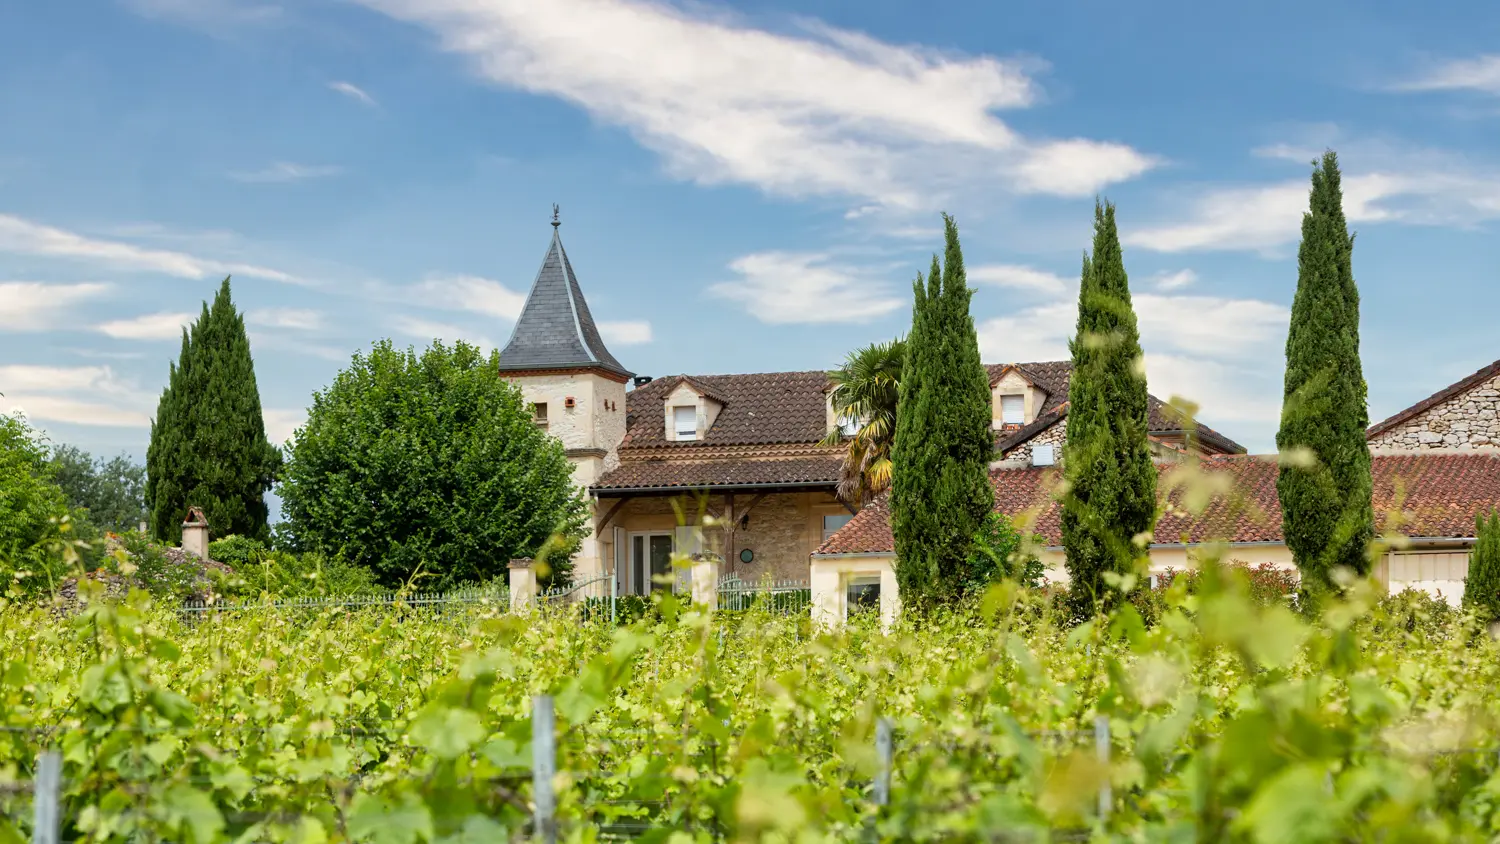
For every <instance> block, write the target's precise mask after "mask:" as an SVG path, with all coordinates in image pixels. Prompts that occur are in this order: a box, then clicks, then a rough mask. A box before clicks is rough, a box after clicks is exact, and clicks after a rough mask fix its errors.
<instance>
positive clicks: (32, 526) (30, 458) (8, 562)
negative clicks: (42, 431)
mask: <svg viewBox="0 0 1500 844" xmlns="http://www.w3.org/2000/svg"><path fill="white" fill-rule="evenodd" d="M70 515H71V514H70V513H69V509H68V499H67V496H66V495H65V494H64V493H63V491H62V489H61V488H60V487H58V485H57V484H56V483H54V482H53V480H52V468H51V466H50V465H49V464H48V461H47V448H46V445H45V444H44V443H43V442H42V438H41V436H40V435H39V434H38V433H37V432H36V431H34V430H33V429H32V428H31V426H30V425H28V424H27V423H26V421H25V420H24V419H22V418H21V417H19V416H9V415H5V414H0V594H3V593H5V592H7V591H9V590H10V589H12V588H15V589H18V590H19V591H21V592H33V591H38V590H47V589H50V588H52V587H55V586H56V585H57V581H59V580H60V579H61V578H62V577H63V576H64V575H65V574H66V566H65V565H64V560H63V558H62V557H61V556H60V555H58V554H57V553H55V549H53V548H51V547H50V546H51V545H52V544H54V543H57V542H60V541H62V540H63V539H65V538H66V534H67V533H68V528H69V527H70V526H71V525H70V522H71V518H70Z"/></svg>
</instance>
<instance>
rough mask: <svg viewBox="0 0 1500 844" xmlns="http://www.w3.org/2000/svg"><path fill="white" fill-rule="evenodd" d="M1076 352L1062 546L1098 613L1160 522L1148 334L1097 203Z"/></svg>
mask: <svg viewBox="0 0 1500 844" xmlns="http://www.w3.org/2000/svg"><path fill="white" fill-rule="evenodd" d="M1069 348H1070V350H1071V351H1072V353H1073V374H1072V378H1071V380H1070V382H1069V384H1068V421H1067V425H1068V434H1067V437H1068V438H1067V442H1066V443H1065V445H1064V446H1063V476H1064V478H1065V479H1066V480H1067V482H1068V490H1069V491H1068V494H1067V497H1066V498H1065V500H1064V502H1063V508H1062V540H1063V549H1064V550H1065V552H1066V553H1067V566H1068V575H1069V578H1070V579H1071V584H1070V586H1069V591H1070V593H1071V594H1072V596H1073V600H1074V604H1075V606H1076V607H1077V608H1079V609H1080V610H1085V611H1092V610H1093V608H1094V607H1095V605H1096V602H1099V601H1107V600H1110V596H1111V595H1113V594H1117V593H1111V592H1110V591H1109V590H1108V588H1107V586H1106V584H1105V580H1104V573H1105V572H1109V571H1115V572H1126V571H1130V570H1131V569H1132V568H1133V567H1135V566H1136V565H1137V564H1138V563H1139V562H1140V561H1141V559H1142V558H1143V557H1144V550H1143V549H1140V548H1138V547H1136V546H1134V545H1133V544H1132V540H1133V539H1134V538H1135V537H1136V536H1137V535H1139V534H1142V533H1145V532H1146V531H1149V530H1151V527H1152V523H1153V521H1154V519H1155V516H1156V467H1155V465H1154V464H1153V463H1152V462H1151V448H1150V445H1149V443H1148V440H1147V438H1146V432H1147V430H1148V418H1147V410H1148V407H1147V399H1146V379H1145V375H1144V370H1143V369H1142V367H1141V340H1140V332H1139V331H1138V330H1137V328H1136V320H1135V310H1134V309H1133V308H1132V306H1131V303H1130V283H1129V279H1128V278H1127V276H1126V274H1125V260H1124V256H1123V255H1122V253H1121V251H1120V237H1119V233H1118V231H1117V230H1116V228H1115V207H1114V205H1112V204H1109V203H1102V204H1101V203H1099V202H1095V204H1094V247H1093V253H1092V255H1085V256H1084V260H1083V275H1082V278H1081V280H1080V282H1079V287H1078V328H1077V333H1076V335H1075V336H1074V337H1073V339H1072V341H1071V342H1070V343H1069Z"/></svg>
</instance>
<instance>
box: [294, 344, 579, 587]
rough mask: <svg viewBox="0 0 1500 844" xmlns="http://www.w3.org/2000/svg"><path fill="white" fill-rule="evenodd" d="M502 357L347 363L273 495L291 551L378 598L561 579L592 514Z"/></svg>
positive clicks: (445, 355)
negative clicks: (350, 571)
mask: <svg viewBox="0 0 1500 844" xmlns="http://www.w3.org/2000/svg"><path fill="white" fill-rule="evenodd" d="M498 367H499V355H498V353H496V352H491V353H490V354H489V355H488V356H486V355H483V354H481V353H480V351H479V350H478V349H476V348H475V347H473V346H470V345H468V344H466V343H463V342H459V343H458V344H456V345H454V346H452V347H447V346H444V345H443V344H442V343H441V342H435V343H433V345H432V347H431V348H429V349H427V350H426V351H424V352H422V353H421V354H420V355H419V354H417V352H416V351H415V350H413V349H410V348H408V349H406V350H400V349H396V348H394V347H393V346H392V345H391V343H390V341H388V340H383V341H381V342H379V343H376V344H375V345H374V346H373V347H372V348H371V349H370V351H369V353H368V354H356V355H355V356H354V359H353V361H352V362H351V364H350V365H349V368H347V369H345V370H344V371H342V372H340V373H339V375H338V377H337V378H335V379H334V382H333V385H332V386H330V387H329V388H328V389H327V390H326V391H323V392H320V393H315V394H314V395H313V403H312V407H311V408H310V409H309V411H308V419H307V423H306V424H305V425H303V427H301V428H300V429H298V430H297V433H296V434H295V435H294V436H293V438H292V441H291V443H290V445H289V446H288V448H287V459H286V465H285V470H284V472H283V475H282V481H281V485H280V487H279V489H278V492H279V494H280V496H281V500H282V513H283V516H284V517H285V520H286V523H285V528H284V529H285V535H286V538H287V540H288V541H289V543H290V544H291V545H292V546H293V547H294V548H295V549H297V550H300V551H317V552H320V553H323V554H327V555H329V556H332V557H337V558H341V559H343V560H345V561H347V562H350V563H356V564H358V565H362V566H365V567H367V568H369V569H370V570H371V571H373V572H374V573H375V576H376V577H377V578H378V579H379V580H380V582H381V583H382V584H384V585H387V586H399V585H401V584H404V583H407V582H409V581H410V580H411V579H412V578H413V577H414V576H417V575H418V574H419V573H420V575H421V582H422V584H423V588H438V589H442V588H448V587H452V586H455V585H458V584H462V583H473V582H480V581H485V580H488V579H490V578H493V577H496V576H500V575H503V574H504V573H505V571H506V566H507V564H508V563H509V562H510V560H511V559H512V558H515V557H537V558H545V560H546V562H547V565H548V566H549V567H550V569H551V571H552V577H553V579H554V580H557V579H559V578H562V579H566V578H567V577H568V575H569V574H570V573H571V563H570V560H571V557H572V555H573V553H574V552H576V551H577V548H578V545H579V543H580V541H581V539H582V537H583V536H584V535H586V534H587V526H586V525H587V519H588V508H587V503H586V502H585V500H584V498H583V496H582V494H581V492H580V491H579V490H578V489H577V488H576V487H574V485H573V481H572V471H573V470H572V465H571V464H570V463H569V462H568V459H567V455H566V454H565V453H564V451H563V446H562V443H561V442H560V441H558V440H556V439H554V438H552V437H550V436H548V435H547V433H546V432H545V431H543V430H541V429H539V428H538V427H537V426H536V425H535V424H534V423H533V422H532V418H531V414H530V413H529V412H528V411H527V410H526V408H525V407H524V406H523V404H522V402H521V393H520V391H519V390H517V389H516V388H515V387H514V386H513V385H511V384H508V383H507V382H505V381H504V380H502V379H501V378H500V377H499V375H498V373H497V369H498Z"/></svg>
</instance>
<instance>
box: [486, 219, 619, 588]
mask: <svg viewBox="0 0 1500 844" xmlns="http://www.w3.org/2000/svg"><path fill="white" fill-rule="evenodd" d="M560 225H561V223H560V222H559V221H558V219H557V206H556V205H554V206H552V242H551V243H550V244H549V245H548V246H547V254H546V255H545V256H543V258H542V266H541V269H539V270H538V271H537V274H536V279H535V280H534V281H533V282H532V284H531V292H530V293H529V294H527V296H526V305H525V307H523V308H522V309H521V316H520V317H519V318H518V319H517V320H516V327H515V329H514V330H513V331H512V332H511V335H510V340H509V342H507V343H506V344H505V349H504V350H502V351H501V352H500V367H499V370H500V371H499V374H500V377H502V378H504V379H506V380H507V381H510V382H511V383H513V384H515V385H516V386H517V387H519V388H520V390H521V397H522V400H523V401H525V402H526V403H527V404H529V405H530V406H531V408H532V413H533V416H534V419H535V421H536V424H537V425H538V426H539V427H542V428H545V429H546V430H547V432H548V433H550V434H552V435H553V436H555V437H557V438H558V439H560V440H562V443H563V447H564V448H566V449H567V454H568V459H569V461H571V462H572V463H573V481H574V483H576V484H578V486H579V487H581V488H582V489H584V490H588V488H589V487H590V486H591V485H592V484H593V483H594V482H595V481H596V480H597V479H598V478H599V477H600V476H601V475H603V474H604V473H605V472H607V471H609V470H610V469H613V468H615V467H616V466H618V465H619V464H620V456H619V447H620V441H621V440H623V439H624V438H625V385H626V383H627V382H628V381H629V380H630V378H631V372H630V371H629V370H628V369H626V368H625V367H624V366H622V365H620V362H619V361H618V360H616V359H615V356H614V355H612V354H610V351H609V349H607V348H605V346H604V339H603V338H602V337H601V336H600V335H599V326H598V325H596V324H595V323H594V315H593V314H592V313H591V312H590V311H589V305H588V302H586V301H585V300H584V298H583V289H582V288H581V287H579V285H578V277H577V276H576V275H574V273H573V264H572V263H571V262H570V261H569V260H568V253H567V252H565V251H564V250H563V245H562V237H561V235H560V234H559V233H558V228H559V226H560ZM596 518H597V515H596ZM604 554H605V550H604V548H602V547H601V545H600V538H599V536H598V535H597V531H596V530H593V529H592V526H591V531H590V535H589V537H588V539H586V540H585V541H584V543H583V547H582V548H581V549H580V550H579V552H578V556H577V557H576V558H575V559H574V576H575V577H576V578H578V579H579V580H588V579H589V578H592V577H594V576H596V575H597V574H598V573H599V572H601V571H604V570H605V566H606V565H607V563H606V562H605V556H604Z"/></svg>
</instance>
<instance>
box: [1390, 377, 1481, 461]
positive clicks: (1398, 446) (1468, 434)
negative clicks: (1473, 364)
mask: <svg viewBox="0 0 1500 844" xmlns="http://www.w3.org/2000/svg"><path fill="white" fill-rule="evenodd" d="M1496 448H1500V376H1497V377H1495V378H1491V379H1490V380H1488V381H1485V382H1482V383H1480V384H1476V385H1475V386H1474V387H1472V388H1470V389H1469V390H1467V391H1465V392H1463V393H1460V394H1458V395H1456V396H1454V397H1453V398H1451V399H1448V400H1447V401H1445V402H1443V403H1442V404H1439V405H1436V406H1434V407H1430V408H1428V409H1427V410H1425V411H1423V412H1422V413H1420V414H1418V415H1417V416H1414V417H1412V418H1411V419H1408V420H1406V421H1405V422H1403V423H1402V424H1400V425H1398V426H1396V427H1395V428H1392V429H1391V430H1389V431H1386V432H1384V433H1382V434H1380V435H1378V436H1376V437H1374V438H1372V439H1371V440H1370V449H1371V450H1372V451H1375V452H1378V453H1386V454H1389V453H1393V452H1403V451H1480V450H1493V449H1496Z"/></svg>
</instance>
